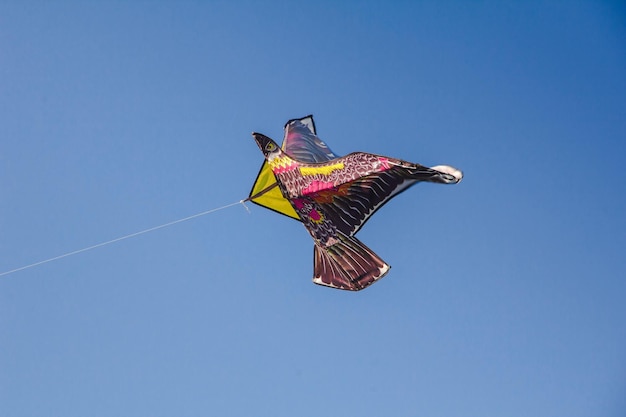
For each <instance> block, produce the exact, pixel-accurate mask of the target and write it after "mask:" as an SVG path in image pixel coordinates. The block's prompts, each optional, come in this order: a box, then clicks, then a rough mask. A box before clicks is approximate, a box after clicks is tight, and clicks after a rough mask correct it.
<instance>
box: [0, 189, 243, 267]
mask: <svg viewBox="0 0 626 417" xmlns="http://www.w3.org/2000/svg"><path fill="white" fill-rule="evenodd" d="M245 201H246V200H240V201H237V202H236V203H231V204H227V205H225V206H222V207H217V208H214V209H211V210H206V211H203V212H201V213H197V214H193V215H191V216H187V217H183V218H182V219H178V220H174V221H171V222H169V223H164V224H161V225H159V226H154V227H150V228H148V229H144V230H140V231H138V232H134V233H131V234H128V235H124V236H120V237H118V238H115V239H111V240H107V241H106V242H101V243H97V244H95V245H91V246H87V247H85V248H82V249H78V250H74V251H71V252H67V253H64V254H63V255H58V256H55V257H52V258H48V259H44V260H43V261H38V262H34V263H32V264H28V265H24V266H21V267H19V268H15V269H12V270H10V271H5V272H1V273H0V277H2V276H4V275H9V274H12V273H14V272H18V271H23V270H24V269H28V268H32V267H34V266H38V265H42V264H46V263H48V262H52V261H56V260H59V259H63V258H67V257H68V256H72V255H77V254H79V253H82V252H87V251H89V250H92V249H96V248H100V247H102V246H106V245H110V244H112V243H116V242H119V241H120V240H125V239H130V238H131V237H135V236H139V235H143V234H145V233H149V232H154V231H155V230H159V229H163V228H165V227H169V226H173V225H175V224H178V223H182V222H186V221H188V220H191V219H195V218H197V217H200V216H205V215H207V214H211V213H215V212H216V211H220V210H224V209H227V208H229V207H232V206H236V205H237V204H242V205H243V206H244V207H245V208H246V211H248V213H249V212H250V210H249V209H248V207H247V206H246V204H245Z"/></svg>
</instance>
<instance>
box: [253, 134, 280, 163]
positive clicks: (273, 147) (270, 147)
mask: <svg viewBox="0 0 626 417" xmlns="http://www.w3.org/2000/svg"><path fill="white" fill-rule="evenodd" d="M252 136H253V137H254V140H255V141H256V144H257V145H258V146H259V149H261V152H263V155H264V156H265V159H267V160H268V161H272V160H273V159H274V158H276V157H277V156H279V155H280V154H281V152H282V151H281V149H280V146H278V144H277V143H276V142H274V141H273V140H272V139H270V138H268V137H267V136H265V135H262V134H260V133H253V134H252Z"/></svg>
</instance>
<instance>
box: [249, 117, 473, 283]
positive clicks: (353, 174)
mask: <svg viewBox="0 0 626 417" xmlns="http://www.w3.org/2000/svg"><path fill="white" fill-rule="evenodd" d="M252 136H253V137H254V139H255V141H256V143H257V145H258V146H259V148H260V149H261V152H263V155H264V156H265V161H264V162H263V165H262V166H261V170H260V171H259V174H258V176H257V178H256V181H255V182H254V185H253V186H252V190H251V191H250V196H249V197H248V198H247V199H246V201H252V202H253V203H256V204H258V205H261V206H263V207H266V208H268V209H271V210H274V211H276V212H278V213H280V214H283V215H285V216H288V217H291V218H293V219H296V220H299V221H300V222H302V223H303V225H304V227H305V228H306V229H307V230H308V232H309V233H310V234H311V237H312V238H313V241H314V243H315V244H314V257H313V259H314V266H313V282H314V283H316V284H319V285H324V286H328V287H332V288H337V289H342V290H351V291H359V290H362V289H363V288H366V287H368V286H369V285H371V284H373V283H374V282H376V281H377V280H379V279H380V278H382V277H383V276H385V274H387V272H388V271H389V268H390V266H389V264H387V263H386V262H385V261H383V260H382V259H381V258H380V257H379V256H378V255H376V253H374V252H373V251H372V250H371V249H370V248H368V247H367V246H365V245H364V244H363V243H361V241H360V240H358V239H357V238H356V237H355V236H354V235H355V234H356V233H357V232H358V231H359V230H360V229H361V227H363V225H364V224H365V222H367V220H368V219H369V218H370V217H371V216H372V215H373V214H374V213H375V212H376V210H378V209H379V208H381V207H382V206H383V205H384V204H386V203H387V202H388V201H389V200H391V199H392V198H393V197H395V196H396V195H398V194H400V193H401V192H403V191H405V190H407V189H408V188H409V187H411V186H413V185H415V184H416V183H418V182H421V181H427V182H434V183H440V184H456V183H458V182H459V181H461V179H462V178H463V173H462V172H461V171H459V170H458V169H456V168H453V167H451V166H447V165H438V166H435V167H432V168H428V167H425V166H423V165H420V164H414V163H411V162H407V161H403V160H400V159H394V158H389V157H386V156H381V155H374V154H369V153H363V152H354V153H351V154H348V155H346V156H343V157H340V156H338V155H336V154H335V153H333V152H332V151H331V150H330V149H329V148H328V146H327V145H326V143H324V142H323V141H322V140H321V139H320V138H318V137H317V133H316V130H315V124H314V122H313V116H306V117H303V118H301V119H293V120H290V121H288V122H287V124H286V125H285V136H284V141H283V144H282V146H278V144H277V143H276V142H274V141H273V140H272V139H270V138H269V137H267V136H265V135H262V134H260V133H253V134H252Z"/></svg>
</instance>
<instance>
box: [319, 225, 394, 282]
mask: <svg viewBox="0 0 626 417" xmlns="http://www.w3.org/2000/svg"><path fill="white" fill-rule="evenodd" d="M339 238H340V240H339V242H338V243H335V244H334V245H332V246H328V247H326V248H324V247H321V246H318V245H315V253H314V257H315V260H314V262H315V264H314V267H313V271H314V272H313V273H314V276H313V282H314V283H316V284H319V285H325V286H327V287H333V288H338V289H341V290H350V291H359V290H362V289H363V288H365V287H367V286H369V285H371V284H373V283H374V282H376V281H377V280H378V279H380V278H382V277H383V276H385V274H386V273H387V272H388V271H389V268H390V266H389V265H388V264H387V263H385V261H383V260H382V259H380V257H379V256H378V255H376V254H375V253H374V252H373V251H372V250H371V249H370V248H368V247H367V246H365V245H364V244H363V243H361V241H360V240H358V239H357V238H355V237H349V236H345V235H340V237H339Z"/></svg>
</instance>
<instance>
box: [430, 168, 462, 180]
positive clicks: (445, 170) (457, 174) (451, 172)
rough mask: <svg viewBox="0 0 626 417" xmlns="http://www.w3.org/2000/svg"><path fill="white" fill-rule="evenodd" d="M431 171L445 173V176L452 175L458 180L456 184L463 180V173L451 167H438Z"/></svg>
mask: <svg viewBox="0 0 626 417" xmlns="http://www.w3.org/2000/svg"><path fill="white" fill-rule="evenodd" d="M431 169H434V170H435V171H439V172H443V173H444V174H448V175H452V176H453V177H454V178H455V179H456V182H460V181H461V180H462V179H463V172H461V171H460V170H458V169H456V168H454V167H451V166H449V165H437V166H434V167H432V168H431Z"/></svg>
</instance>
